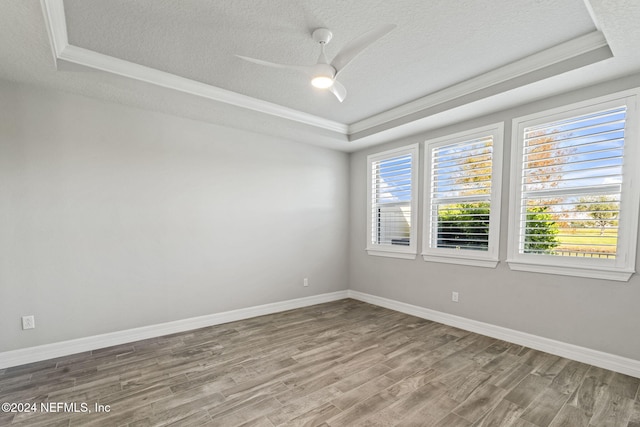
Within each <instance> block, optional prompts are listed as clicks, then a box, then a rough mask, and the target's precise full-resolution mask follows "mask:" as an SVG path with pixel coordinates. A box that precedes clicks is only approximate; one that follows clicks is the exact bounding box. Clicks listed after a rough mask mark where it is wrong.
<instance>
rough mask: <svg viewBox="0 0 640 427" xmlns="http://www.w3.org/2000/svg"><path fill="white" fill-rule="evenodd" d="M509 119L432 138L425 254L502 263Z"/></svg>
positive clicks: (471, 262) (454, 260) (427, 162)
mask: <svg viewBox="0 0 640 427" xmlns="http://www.w3.org/2000/svg"><path fill="white" fill-rule="evenodd" d="M503 133H504V131H503V124H502V123H500V124H495V125H492V126H488V127H485V128H480V129H474V130H471V131H468V132H462V133H458V134H455V135H451V136H447V137H444V138H438V139H435V140H431V141H427V142H426V154H425V198H424V200H425V207H424V237H423V244H422V248H423V252H422V256H423V258H424V260H425V261H436V262H447V263H455V264H468V265H476V266H481V267H495V266H496V265H497V263H498V237H499V236H498V233H499V229H500V185H501V172H502V140H503Z"/></svg>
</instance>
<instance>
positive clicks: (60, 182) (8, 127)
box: [0, 81, 349, 352]
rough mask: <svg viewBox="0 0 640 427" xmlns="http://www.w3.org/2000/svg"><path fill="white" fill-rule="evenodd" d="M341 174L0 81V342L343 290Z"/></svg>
mask: <svg viewBox="0 0 640 427" xmlns="http://www.w3.org/2000/svg"><path fill="white" fill-rule="evenodd" d="M348 168H349V162H348V155H347V154H345V153H339V152H334V151H330V150H325V149H321V148H318V147H313V146H309V145H305V144H298V143H295V142H287V141H281V140H276V139H274V138H270V137H266V136H261V135H256V134H252V133H248V132H242V131H239V130H233V129H229V128H223V127H219V126H215V125H212V124H206V123H202V122H196V121H191V120H187V119H183V118H178V117H173V116H168V115H163V114H160V113H154V112H150V111H143V110H139V109H135V108H129V107H124V106H121V105H116V104H110V103H105V102H101V101H97V100H92V99H87V98H82V97H79V96H74V95H69V94H63V93H58V92H52V91H47V90H41V89H37V88H31V87H24V86H19V85H16V84H13V83H10V82H7V81H0V352H1V351H8V350H13V349H18V348H25V347H30V346H34V345H39V344H47V343H53V342H58V341H63V340H68V339H73V338H79V337H87V336H92V335H96V334H101V333H106V332H112V331H120V330H125V329H130V328H135V327H139V326H145V325H153V324H158V323H161V322H168V321H172V320H178V319H185V318H189V317H195V316H200V315H206V314H213V313H218V312H222V311H227V310H232V309H237V308H243V307H251V306H255V305H259V304H266V303H270V302H277V301H284V300H288V299H293V298H299V297H304V296H310V295H316V294H322V293H326V292H332V291H337V290H343V289H346V288H347V277H348V274H347V269H348V264H347V260H348V251H347V246H348V195H349V194H348V192H349V187H348V185H347V182H348V179H349V176H348ZM304 277H308V278H309V280H310V286H309V287H307V288H304V287H302V281H303V278H304ZM27 314H33V315H35V316H36V326H37V328H36V329H34V330H28V331H22V330H21V328H20V317H21V316H22V315H27Z"/></svg>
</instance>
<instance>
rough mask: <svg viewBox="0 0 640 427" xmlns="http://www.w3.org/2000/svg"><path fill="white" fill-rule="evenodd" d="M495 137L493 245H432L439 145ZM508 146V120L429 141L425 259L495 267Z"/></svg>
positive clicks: (423, 253) (426, 166) (425, 181)
mask: <svg viewBox="0 0 640 427" xmlns="http://www.w3.org/2000/svg"><path fill="white" fill-rule="evenodd" d="M487 136H491V137H492V138H493V145H492V158H491V195H490V196H489V201H490V204H491V214H490V217H489V245H488V249H487V251H475V250H457V249H450V248H434V247H431V230H432V228H433V227H435V226H437V222H436V223H433V221H432V212H431V172H432V165H431V162H432V154H433V150H434V149H435V148H439V147H442V146H446V145H452V144H459V143H461V142H466V141H471V140H474V139H478V138H482V137H487ZM503 146H504V122H499V123H493V124H491V125H487V126H482V127H478V128H474V129H470V130H466V131H463V132H458V133H455V134H451V135H446V136H443V137H440V138H435V139H430V140H427V141H425V153H424V161H423V167H424V192H423V193H424V200H423V215H422V257H423V259H424V260H425V261H429V262H441V263H447V264H461V265H470V266H476V267H486V268H495V267H496V266H497V265H498V262H499V255H500V212H501V199H502V169H503V163H502V162H503Z"/></svg>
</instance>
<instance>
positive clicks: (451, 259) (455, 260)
mask: <svg viewBox="0 0 640 427" xmlns="http://www.w3.org/2000/svg"><path fill="white" fill-rule="evenodd" d="M422 258H423V259H424V260H425V261H428V262H442V263H445V264H458V265H470V266H473V267H485V268H496V266H497V265H498V260H497V259H489V258H485V259H478V258H469V257H455V256H450V255H431V254H422Z"/></svg>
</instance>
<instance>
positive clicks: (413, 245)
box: [366, 144, 420, 259]
mask: <svg viewBox="0 0 640 427" xmlns="http://www.w3.org/2000/svg"><path fill="white" fill-rule="evenodd" d="M419 147H420V145H419V144H411V145H405V146H403V147H400V148H395V149H393V150H387V151H383V152H380V153H374V154H370V155H368V156H367V246H366V251H367V253H368V254H369V255H374V256H383V257H390V258H401V259H415V258H416V256H417V253H418V245H417V236H418V231H417V228H418V222H417V221H418V164H419V162H420V158H419V153H420V152H419ZM403 154H411V229H410V231H409V246H399V245H398V246H395V245H376V244H374V243H373V242H371V229H372V226H373V220H372V218H371V210H372V203H373V200H372V199H371V184H372V183H371V174H372V170H371V164H372V163H373V162H375V161H377V160H384V159H386V158H389V157H396V156H401V155H403Z"/></svg>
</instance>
